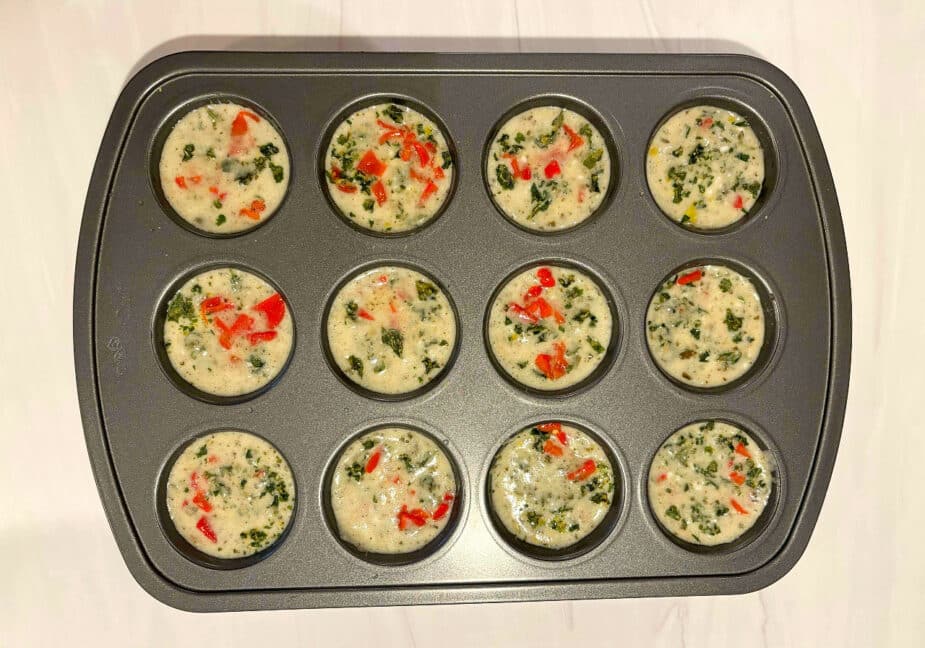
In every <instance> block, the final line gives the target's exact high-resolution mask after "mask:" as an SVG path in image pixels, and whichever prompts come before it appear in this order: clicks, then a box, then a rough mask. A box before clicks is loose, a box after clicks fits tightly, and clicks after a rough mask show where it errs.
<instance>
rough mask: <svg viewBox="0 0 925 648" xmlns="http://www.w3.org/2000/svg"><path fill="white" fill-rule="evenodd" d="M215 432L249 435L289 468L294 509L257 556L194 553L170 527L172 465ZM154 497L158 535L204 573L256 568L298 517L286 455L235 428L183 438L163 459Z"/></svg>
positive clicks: (216, 428)
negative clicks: (275, 454) (168, 506)
mask: <svg viewBox="0 0 925 648" xmlns="http://www.w3.org/2000/svg"><path fill="white" fill-rule="evenodd" d="M217 432H242V433H244V434H249V435H251V436H253V437H256V438H258V439H260V440H261V441H264V442H265V443H267V444H268V445H269V446H270V447H272V448H273V449H274V450H275V451H276V452H278V453H279V456H281V457H282V458H283V461H285V462H286V465H287V466H288V468H289V473H290V474H291V475H292V484H293V493H294V499H295V506H294V507H293V509H292V514H291V515H290V516H289V521H288V522H287V523H286V528H285V529H283V531H282V533H280V535H279V537H278V538H277V539H276V540H274V541H273V544H271V545H270V546H269V547H267V548H266V549H263V550H261V551H258V552H257V553H254V554H251V555H250V556H244V557H242V558H217V557H215V556H210V555H209V554H207V553H205V552H203V551H200V550H199V549H196V548H195V547H194V546H193V545H192V544H190V542H189V541H188V540H186V538H184V537H183V536H182V535H180V532H179V531H177V529H176V527H175V526H174V524H173V520H172V519H171V517H170V513H169V511H168V510H167V482H168V480H169V479H170V471H171V470H172V469H173V466H174V464H176V462H177V459H179V458H180V455H181V454H183V452H184V451H185V450H186V449H187V448H189V447H190V446H191V445H193V444H194V443H196V442H197V441H198V440H200V439H202V438H203V437H206V436H208V435H210V434H214V433H217ZM153 492H154V495H155V501H154V509H155V517H156V518H157V523H158V526H159V527H160V529H161V533H162V534H163V535H164V537H165V538H166V539H167V542H168V544H169V545H170V546H171V547H172V548H173V550H174V551H176V552H177V553H179V554H180V555H181V556H183V558H185V559H186V560H188V561H190V562H192V563H194V564H196V565H198V566H200V567H205V568H207V569H215V570H221V571H232V570H237V569H244V568H246V567H251V566H253V565H256V564H257V563H259V562H263V561H264V560H266V559H267V558H269V557H270V556H271V555H272V554H274V553H275V552H276V551H277V550H278V549H279V548H280V547H281V546H282V545H283V543H284V542H285V541H286V538H287V537H288V536H289V532H290V530H291V529H292V527H293V526H295V521H296V516H297V515H298V514H299V508H300V505H299V503H300V501H301V493H300V491H299V483H298V479H297V478H296V471H295V470H293V469H292V464H291V463H290V462H289V459H288V458H286V455H284V454H283V453H282V451H281V450H280V449H279V448H278V447H277V446H276V444H275V443H273V442H272V441H270V440H269V439H267V438H266V437H265V436H263V435H262V434H258V433H256V432H253V431H252V430H249V429H245V428H244V427H239V426H236V425H227V426H220V425H211V426H209V427H208V428H206V429H203V430H197V431H195V432H193V433H192V434H184V436H183V439H182V440H181V441H180V442H179V443H177V444H175V445H174V448H173V450H172V451H171V452H170V454H169V455H167V457H166V459H165V460H164V462H163V464H162V465H161V467H160V469H159V470H158V477H157V484H156V485H155V488H154V489H153Z"/></svg>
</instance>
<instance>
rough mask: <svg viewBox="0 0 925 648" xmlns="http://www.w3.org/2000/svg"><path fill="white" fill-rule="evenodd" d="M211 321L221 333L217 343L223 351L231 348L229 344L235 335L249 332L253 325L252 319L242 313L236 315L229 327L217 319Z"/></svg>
mask: <svg viewBox="0 0 925 648" xmlns="http://www.w3.org/2000/svg"><path fill="white" fill-rule="evenodd" d="M212 321H213V322H214V324H215V326H216V327H218V329H219V330H220V331H221V332H222V333H221V335H219V336H218V343H219V344H221V345H222V347H223V348H225V349H230V348H231V343H232V341H233V340H234V338H235V336H236V335H239V334H241V333H244V332H246V331H249V330H250V329H251V327H252V326H253V325H254V318H253V317H248V316H247V315H244V314H243V313H242V314H241V315H238V317H237V319H235V321H234V323H233V324H232V325H231V326H228V325H227V324H225V322H223V321H222V320H221V319H219V318H218V317H216V318H215V319H214V320H212Z"/></svg>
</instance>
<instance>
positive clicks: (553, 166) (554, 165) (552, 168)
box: [543, 160, 562, 180]
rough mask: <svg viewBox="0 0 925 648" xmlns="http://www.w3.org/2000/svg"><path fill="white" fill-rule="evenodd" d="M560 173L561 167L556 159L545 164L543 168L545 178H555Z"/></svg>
mask: <svg viewBox="0 0 925 648" xmlns="http://www.w3.org/2000/svg"><path fill="white" fill-rule="evenodd" d="M560 173H562V169H560V168H559V161H558V160H553V161H552V162H550V163H549V164H547V165H546V168H545V169H543V175H545V176H546V179H547V180H551V179H552V178H555V177H556V176H557V175H559V174H560Z"/></svg>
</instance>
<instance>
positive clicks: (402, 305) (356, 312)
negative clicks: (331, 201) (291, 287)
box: [326, 265, 457, 396]
mask: <svg viewBox="0 0 925 648" xmlns="http://www.w3.org/2000/svg"><path fill="white" fill-rule="evenodd" d="M456 331H457V323H456V313H455V310H454V308H453V306H452V304H451V302H450V300H449V297H448V295H447V294H446V292H445V291H444V289H443V288H442V287H441V286H440V284H439V283H438V282H437V281H436V280H435V279H433V278H431V277H429V276H427V275H425V274H424V273H422V272H420V271H418V270H415V269H413V268H410V267H406V266H401V265H383V266H376V267H373V268H370V269H366V270H363V271H361V272H360V273H359V274H357V275H355V276H353V277H352V278H350V279H348V280H347V281H346V283H344V284H343V285H342V286H341V288H340V289H339V290H338V291H337V293H336V294H335V296H334V299H333V300H332V301H331V302H330V305H329V307H328V310H327V329H326V332H327V336H326V337H327V346H328V351H329V356H330V357H329V359H330V360H331V362H333V363H334V365H335V366H336V367H337V369H338V370H339V372H340V374H341V375H342V376H343V377H345V378H346V379H347V380H348V381H349V383H350V384H353V385H356V386H358V387H360V388H361V389H363V390H365V391H367V392H371V393H372V394H380V395H386V396H398V395H413V394H416V393H418V392H419V391H420V390H422V389H425V388H427V387H429V386H432V384H434V383H435V381H436V380H437V379H439V378H440V377H442V376H443V375H444V374H445V373H446V371H447V368H448V367H449V365H450V364H452V359H453V358H454V355H455V350H456V343H457V339H456V338H457V334H456Z"/></svg>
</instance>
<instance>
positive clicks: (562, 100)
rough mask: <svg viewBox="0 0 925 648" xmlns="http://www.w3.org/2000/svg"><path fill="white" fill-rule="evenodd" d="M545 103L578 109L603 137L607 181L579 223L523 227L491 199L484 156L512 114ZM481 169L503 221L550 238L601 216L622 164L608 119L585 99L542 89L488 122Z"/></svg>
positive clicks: (620, 182)
mask: <svg viewBox="0 0 925 648" xmlns="http://www.w3.org/2000/svg"><path fill="white" fill-rule="evenodd" d="M545 106H557V107H561V108H566V109H568V110H571V111H573V112H576V113H578V114H579V115H581V116H582V117H584V118H585V119H587V120H588V121H589V122H591V123H592V124H593V125H594V127H595V128H596V129H597V131H598V132H599V133H600V134H601V137H603V138H604V145H605V146H606V147H607V153H608V154H609V155H610V184H609V185H608V186H607V193H606V195H605V196H604V198H603V200H601V204H600V205H598V206H597V209H595V210H594V211H593V212H592V213H591V214H590V215H589V216H588V217H587V218H585V219H584V220H583V221H581V222H580V223H577V224H575V225H572V226H571V227H564V228H562V229H556V230H538V229H532V228H529V227H526V226H524V225H522V224H520V223H518V222H517V221H515V220H514V219H513V218H511V217H510V216H509V215H508V214H507V212H505V211H504V209H502V207H501V205H499V204H498V201H497V200H495V196H494V194H492V191H491V184H490V182H489V181H488V171H487V168H488V156H489V155H491V145H492V142H494V139H495V135H497V134H498V131H499V130H501V128H502V127H503V126H504V125H505V124H506V123H507V122H508V121H509V120H510V119H512V118H513V117H516V116H517V115H519V114H520V113H522V112H525V111H527V110H530V109H531V108H540V107H545ZM480 163H481V169H480V170H479V175H480V176H481V177H482V186H483V187H484V189H485V193H486V194H487V196H488V199H489V200H490V201H491V204H492V206H493V207H494V208H495V211H497V212H498V214H500V215H501V217H502V218H503V219H504V221H505V222H506V223H509V224H510V225H512V226H514V227H516V228H517V229H518V230H520V231H521V232H526V233H527V234H530V235H532V236H537V237H541V238H543V239H551V238H554V237H556V236H560V235H565V234H571V233H574V232H576V231H578V230H580V229H582V228H584V227H586V226H588V225H591V224H592V223H594V222H595V221H597V220H598V218H600V217H601V216H603V215H604V214H605V213H606V212H608V211H609V210H610V207H611V205H612V204H613V202H614V198H615V196H616V195H617V193H618V192H619V190H620V189H621V188H622V185H623V184H624V178H623V176H624V174H623V173H621V169H622V167H623V159H622V157H621V155H620V150H619V148H618V147H617V138H616V137H615V135H614V129H613V128H611V125H610V122H608V120H607V118H605V117H604V115H603V114H602V113H601V112H599V111H598V110H597V109H596V108H594V107H593V106H592V105H591V104H590V103H589V102H587V101H585V100H584V99H581V98H579V97H576V96H574V95H571V94H567V93H559V92H544V93H539V94H535V95H532V96H528V97H526V98H524V99H521V100H520V101H518V102H517V103H516V104H514V105H513V106H511V107H510V108H508V109H507V110H505V111H504V112H503V113H502V114H501V116H500V117H499V118H498V119H497V120H496V121H495V122H494V124H492V126H491V129H489V131H488V134H487V135H486V138H485V143H484V144H483V146H482V155H481V156H480Z"/></svg>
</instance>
